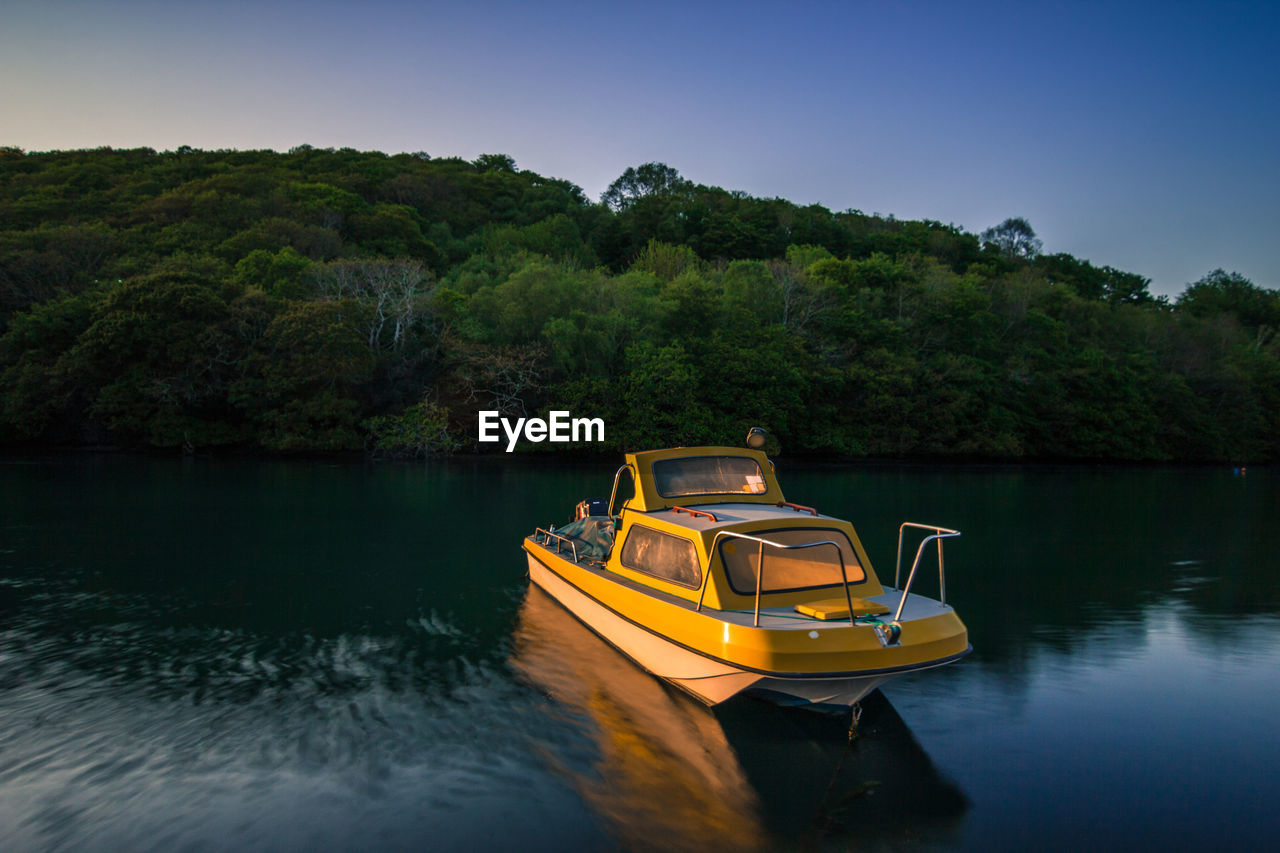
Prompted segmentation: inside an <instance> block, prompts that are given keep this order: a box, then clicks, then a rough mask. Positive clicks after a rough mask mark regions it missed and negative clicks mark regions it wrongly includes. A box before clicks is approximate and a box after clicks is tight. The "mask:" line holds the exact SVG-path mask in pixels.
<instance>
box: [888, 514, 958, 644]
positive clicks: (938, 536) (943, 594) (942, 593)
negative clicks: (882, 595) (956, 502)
mask: <svg viewBox="0 0 1280 853" xmlns="http://www.w3.org/2000/svg"><path fill="white" fill-rule="evenodd" d="M908 527H910V528H912V529H915V530H932V531H933V535H931V536H926V537H924V539H922V540H920V547H918V548H917V549H916V558H915V560H914V561H913V562H912V563H911V571H910V572H908V573H907V585H906V586H905V587H902V598H901V599H899V600H898V612H897V613H895V614H894V615H893V621H894V622H897V621H898V620H899V619H901V618H902V609H903V608H904V607H906V606H907V596H908V595H909V594H910V593H911V582H912V581H913V580H915V577H916V569H918V568H920V558H921V557H923V556H924V549H925V546H926V545H928V544H929V543H930V542H937V543H938V602H939V603H940V604H943V605H945V604H946V603H947V573H946V569H945V567H944V566H943V562H942V540H943V539H954V538H955V537H957V536H959V535H960V531H959V530H952V529H951V528H949V527H939V526H937V525H936V524H917V523H915V522H914V521H904V522H903V523H902V524H901V526H899V527H898V558H897V561H896V562H895V563H894V566H893V585H894V587H895V588H896V587H897V586H898V580H899V578H900V577H901V574H902V538H903V534H904V533H905V532H906V529H907V528H908Z"/></svg>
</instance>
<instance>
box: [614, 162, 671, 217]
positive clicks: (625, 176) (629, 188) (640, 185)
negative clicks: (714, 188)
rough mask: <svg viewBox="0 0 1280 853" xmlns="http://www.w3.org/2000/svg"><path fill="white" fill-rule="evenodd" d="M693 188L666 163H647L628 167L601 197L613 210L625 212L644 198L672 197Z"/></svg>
mask: <svg viewBox="0 0 1280 853" xmlns="http://www.w3.org/2000/svg"><path fill="white" fill-rule="evenodd" d="M690 186H691V184H690V183H689V181H686V180H685V179H684V178H682V177H680V173H679V172H677V171H676V170H675V169H673V168H671V167H670V166H668V165H667V164H666V163H645V164H644V165H643V166H636V167H628V168H627V170H626V171H625V172H623V173H622V174H621V175H620V176H619V177H618V179H617V180H616V181H614V182H613V183H611V184H609V188H608V189H607V190H605V191H604V194H603V195H601V196H600V200H601V201H602V202H604V203H605V204H607V205H608V206H609V207H610V208H612V209H613V210H625V209H626V208H628V207H630V206H631V205H633V204H635V203H636V202H637V201H639V200H640V199H642V198H646V197H648V196H658V195H672V194H674V193H678V192H680V191H682V190H685V189H688V188H689V187H690Z"/></svg>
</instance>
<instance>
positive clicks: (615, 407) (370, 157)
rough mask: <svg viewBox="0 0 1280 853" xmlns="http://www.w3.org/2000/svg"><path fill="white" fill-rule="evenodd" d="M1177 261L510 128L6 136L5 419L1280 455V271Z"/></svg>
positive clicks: (154, 428) (32, 432)
mask: <svg viewBox="0 0 1280 853" xmlns="http://www.w3.org/2000/svg"><path fill="white" fill-rule="evenodd" d="M1147 285H1148V282H1147V280H1146V279H1144V278H1142V277H1141V276H1139V275H1135V274H1133V273H1128V272H1124V271H1121V270H1116V269H1112V268H1110V267H1101V268H1099V267H1095V266H1093V265H1092V264H1090V263H1089V262H1088V261H1085V260H1080V259H1077V258H1074V257H1072V256H1070V255H1063V254H1058V255H1042V254H1040V241H1039V240H1038V239H1036V237H1035V233H1034V231H1033V230H1032V229H1031V226H1030V224H1029V223H1028V222H1026V220H1024V219H1020V218H1011V219H1009V220H1007V221H1006V222H1004V223H1001V224H1000V225H997V226H994V227H993V228H991V229H989V230H988V231H986V232H984V233H983V234H982V236H981V237H979V236H976V235H973V234H969V233H967V232H965V231H963V230H961V229H959V228H956V227H954V226H948V225H943V224H941V223H938V222H931V221H923V222H916V221H899V220H895V219H893V218H892V217H881V216H868V215H865V214H863V213H860V212H858V211H853V210H850V211H845V212H838V213H836V212H832V211H829V210H827V209H825V208H823V207H820V206H817V205H811V206H808V207H801V206H797V205H795V204H792V203H790V202H787V201H784V200H781V199H758V198H752V197H749V196H747V195H745V194H742V193H736V192H728V191H725V190H722V189H719V188H715V187H705V186H700V185H696V184H693V183H691V182H689V181H687V180H685V179H684V178H682V177H681V176H680V175H679V174H678V173H677V172H676V171H675V170H674V169H671V168H670V167H667V166H664V165H662V164H654V163H649V164H644V165H642V166H639V167H637V168H634V169H628V170H627V171H626V172H625V173H624V174H623V175H622V176H621V177H620V178H619V179H618V181H617V182H615V184H614V185H613V186H611V187H610V188H609V190H608V191H607V192H606V193H605V195H604V200H603V201H602V203H600V204H592V203H591V202H589V201H588V199H587V198H585V196H584V195H583V193H582V191H581V190H580V189H579V188H578V187H576V186H574V185H572V184H570V183H568V182H566V181H563V180H555V179H548V178H544V177H542V176H539V175H536V174H534V173H532V172H528V171H520V170H518V169H517V168H516V166H515V163H514V162H513V161H512V160H511V158H510V157H507V156H504V155H484V156H482V157H480V158H479V159H477V160H476V161H475V162H466V161H463V160H460V159H456V158H451V159H436V158H431V157H428V156H427V155H425V154H401V155H396V156H387V155H384V154H380V153H376V152H374V153H370V152H357V151H354V150H349V149H343V150H339V151H334V150H319V149H313V148H310V147H308V146H303V147H301V148H298V149H295V150H293V151H290V152H288V153H284V154H282V153H276V152H269V151H265V152H264V151H249V152H236V151H217V152H205V151H196V150H191V149H187V148H183V149H179V150H178V151H172V152H162V153H157V152H154V151H151V150H145V149H144V150H131V151H119V150H111V149H100V150H95V151H75V152H55V153H45V154H38V153H33V154H27V153H23V152H21V151H17V150H14V149H2V150H0V331H2V332H3V336H2V337H0V440H4V441H6V442H11V443H12V442H42V443H69V444H108V443H109V444H116V445H127V446H154V447H175V448H177V447H181V448H186V449H205V448H211V447H240V448H260V449H269V450H275V451H299V450H310V451H314V450H321V451H328V450H346V449H366V450H368V451H370V452H374V453H389V454H397V455H404V454H408V455H418V454H424V453H431V452H438V451H453V450H466V449H478V448H479V447H480V446H479V445H477V443H476V417H477V411H478V410H481V409H497V410H500V411H502V412H504V413H507V414H510V415H535V414H545V413H546V412H547V411H548V410H549V409H551V408H555V409H568V410H570V411H572V412H573V413H574V415H575V416H583V417H601V418H603V419H604V421H605V423H606V424H607V430H606V439H607V441H606V445H607V448H605V449H611V448H639V447H641V446H649V445H668V444H677V443H682V444H694V443H703V442H726V441H728V442H736V441H738V440H739V438H740V436H741V435H743V434H745V432H746V429H747V427H748V426H749V425H752V424H762V425H765V426H767V427H769V428H770V430H771V431H772V432H773V433H774V434H775V435H776V437H777V438H778V440H779V441H780V442H781V445H782V447H784V448H785V449H786V450H787V451H788V452H810V453H824V454H841V455H851V456H864V455H874V456H900V455H940V454H947V455H956V454H959V455H968V456H976V457H992V458H1024V457H1034V458H1086V459H1135V460H1142V459H1151V460H1162V459H1178V460H1209V459H1217V460H1239V461H1262V460H1270V459H1274V458H1276V457H1277V456H1278V455H1280V438H1278V437H1280V339H1278V338H1277V337H1276V335H1275V330H1276V329H1277V328H1278V327H1280V293H1277V291H1275V290H1271V289H1266V288H1262V287H1259V286H1257V285H1255V284H1253V283H1252V282H1250V281H1248V280H1247V279H1244V278H1242V277H1241V276H1239V275H1236V274H1234V273H1232V274H1228V273H1225V272H1223V271H1221V270H1215V271H1214V272H1212V273H1210V274H1209V275H1207V276H1205V277H1204V278H1203V279H1201V280H1200V281H1198V282H1196V283H1195V284H1193V285H1190V286H1189V287H1188V288H1187V290H1186V292H1185V293H1184V294H1183V295H1182V296H1181V297H1179V298H1178V299H1177V300H1176V301H1174V302H1172V303H1170V302H1169V301H1167V300H1164V299H1155V298H1152V296H1151V295H1150V294H1149V292H1148V290H1147ZM536 446H539V447H546V446H547V445H536ZM495 447H496V445H486V446H485V449H489V448H495Z"/></svg>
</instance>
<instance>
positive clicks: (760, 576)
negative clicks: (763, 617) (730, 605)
mask: <svg viewBox="0 0 1280 853" xmlns="http://www.w3.org/2000/svg"><path fill="white" fill-rule="evenodd" d="M722 536H726V537H731V538H733V539H746V540H747V541H749V542H757V543H759V546H760V550H759V556H758V557H757V558H756V560H757V562H756V606H755V618H754V621H753V622H752V627H755V628H759V627H760V592H761V590H762V588H763V587H764V546H765V545H768V546H769V547H771V548H778V549H780V550H783V551H796V550H799V549H801V548H816V547H818V546H820V545H830V546H831V547H833V548H835V549H836V556H837V557H839V558H840V578H841V580H843V581H844V600H845V604H847V605H848V607H849V624H850V625H853V624H854V623H855V621H856V617H855V616H854V614H853V596H852V595H851V594H850V592H849V572H848V570H847V569H846V568H845V564H844V551H843V550H841V548H840V546H839V545H838V544H837V543H835V542H833V541H832V540H830V539H824V540H822V541H821V542H801V543H799V544H796V545H784V544H783V543H781V542H774V541H772V540H770V539H762V538H760V537H759V536H748V535H747V534H745V533H734V532H733V531H731V530H721V531H720V532H719V533H717V534H716V535H715V538H714V539H712V540H711V553H712V555H714V554H715V553H716V548H717V547H718V545H719V542H720V537H722ZM720 562H721V563H722V564H723V562H724V560H723V558H722V559H721V561H720ZM708 568H710V561H708ZM710 584H711V573H710V571H708V572H707V575H706V576H705V577H704V578H703V579H702V591H701V592H700V593H699V594H698V606H697V608H695V612H700V611H701V610H702V600H703V598H705V597H706V594H707V587H708V586H710Z"/></svg>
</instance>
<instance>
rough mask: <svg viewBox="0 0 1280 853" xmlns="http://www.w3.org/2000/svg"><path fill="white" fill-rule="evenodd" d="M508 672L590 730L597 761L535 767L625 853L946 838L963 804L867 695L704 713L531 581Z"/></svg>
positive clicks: (742, 703) (551, 757)
mask: <svg viewBox="0 0 1280 853" xmlns="http://www.w3.org/2000/svg"><path fill="white" fill-rule="evenodd" d="M511 662H512V665H513V667H514V668H515V670H516V671H517V672H518V673H520V675H521V676H522V677H524V678H525V679H526V680H527V681H528V682H529V683H531V684H532V685H533V686H535V687H536V688H538V689H539V690H541V691H543V692H545V693H546V694H548V695H549V696H550V697H551V699H553V700H554V701H555V702H556V703H558V705H559V706H560V708H561V710H563V711H564V712H565V714H566V715H567V716H569V717H571V718H574V719H575V720H576V721H577V725H578V726H579V727H580V728H585V729H588V730H589V735H590V737H591V738H592V739H593V740H594V746H595V751H596V757H595V759H594V761H593V762H592V763H591V766H590V767H585V766H581V764H579V765H578V766H575V763H574V762H573V761H572V760H562V759H561V758H560V757H559V756H557V755H555V754H553V753H552V752H551V750H548V762H549V763H550V764H551V765H552V767H553V769H554V770H555V771H556V772H558V773H560V774H563V775H564V776H566V777H567V779H568V781H569V783H570V784H571V785H572V786H573V787H574V789H575V790H576V791H577V793H578V794H579V795H580V796H581V797H582V798H583V800H584V801H586V802H587V803H588V804H589V806H590V807H591V809H592V810H593V811H594V812H595V813H596V814H597V815H598V816H599V817H600V818H601V820H602V821H603V822H604V823H605V825H606V827H605V828H606V831H608V832H610V833H611V834H613V835H614V837H615V840H616V842H617V844H618V846H619V847H621V848H623V849H631V850H644V849H654V848H660V849H663V850H682V849H698V850H706V849H720V850H752V849H765V848H774V847H777V846H779V845H782V846H787V845H788V844H790V843H795V842H799V841H804V842H807V843H809V842H831V841H837V840H848V841H857V842H860V843H865V842H868V841H871V840H879V841H884V842H890V843H899V842H904V841H925V842H928V841H935V840H946V839H948V838H953V837H954V833H955V831H956V830H957V829H958V827H959V824H960V821H961V819H962V818H963V815H964V813H965V811H966V809H967V801H966V799H965V797H964V795H963V794H962V793H961V792H960V791H959V789H958V788H956V787H955V785H954V784H952V783H950V782H948V781H946V780H944V779H943V778H941V777H940V776H939V774H938V772H937V770H936V769H935V768H934V766H933V763H932V762H931V761H930V760H929V757H928V756H927V755H925V753H924V752H923V750H921V748H920V746H919V744H917V743H916V741H915V739H914V738H913V737H912V735H911V733H910V731H909V730H908V729H907V727H906V725H905V724H904V723H903V721H902V718H901V717H899V716H898V714H897V713H896V712H895V711H894V710H893V707H892V706H891V705H890V704H889V703H888V701H887V700H885V699H884V698H883V696H882V695H881V694H880V693H879V692H876V693H873V694H871V695H870V696H869V697H867V699H865V700H864V701H863V708H864V714H863V717H862V722H861V723H860V725H859V727H858V736H857V737H856V738H855V739H854V740H853V742H852V744H851V743H850V740H849V738H848V727H847V723H848V718H847V717H841V716H836V715H825V714H815V713H813V712H811V711H805V710H799V709H788V708H782V707H779V706H776V705H774V704H772V703H769V702H765V701H761V700H758V699H754V698H751V697H740V698H735V699H733V700H731V701H729V702H726V703H724V704H722V705H720V706H717V707H716V708H715V709H708V708H706V707H704V706H702V705H700V704H698V703H697V702H695V701H693V700H692V699H690V698H689V697H688V696H686V695H684V694H682V693H681V692H680V691H678V690H675V689H674V688H671V687H669V686H667V685H666V684H664V683H663V682H661V681H659V680H658V679H655V678H653V677H651V676H650V675H648V674H647V673H645V672H644V671H643V670H641V669H640V668H639V667H637V666H636V665H635V664H633V663H632V662H631V661H630V660H629V659H628V658H627V657H625V656H624V655H622V654H621V653H619V652H618V651H617V650H615V649H614V648H613V647H611V646H610V645H608V644H607V643H605V642H604V641H603V640H601V639H600V638H599V637H597V636H596V635H595V634H594V633H593V632H591V631H590V630H589V629H587V628H586V627H585V626H584V625H582V623H581V622H579V621H578V620H577V619H576V618H574V617H573V616H572V615H571V614H570V613H569V612H568V611H566V610H565V609H564V608H562V607H561V606H560V605H559V604H558V603H556V601H555V600H554V599H552V598H551V597H550V596H548V595H547V594H546V593H544V592H543V591H542V590H541V589H539V588H538V587H536V586H533V585H530V587H529V590H528V594H527V596H526V598H525V600H524V603H523V604H522V605H521V608H520V620H519V625H518V626H517V628H516V632H515V648H514V653H513V655H512V659H511Z"/></svg>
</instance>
